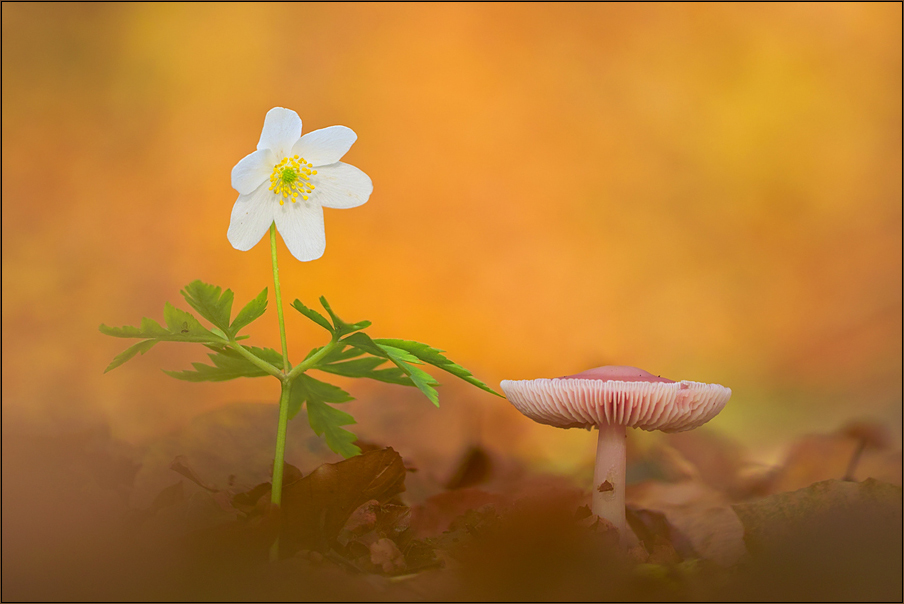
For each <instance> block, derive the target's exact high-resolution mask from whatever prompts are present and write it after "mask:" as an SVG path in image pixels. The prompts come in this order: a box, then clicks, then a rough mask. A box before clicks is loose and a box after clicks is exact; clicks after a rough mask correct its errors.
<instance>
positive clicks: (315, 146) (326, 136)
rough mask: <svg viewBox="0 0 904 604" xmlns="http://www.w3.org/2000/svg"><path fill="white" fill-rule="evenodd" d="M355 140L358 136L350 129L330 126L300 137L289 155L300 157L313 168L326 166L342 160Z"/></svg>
mask: <svg viewBox="0 0 904 604" xmlns="http://www.w3.org/2000/svg"><path fill="white" fill-rule="evenodd" d="M356 140H358V135H357V134H355V131H354V130H352V129H351V128H346V127H345V126H330V127H329V128H321V129H320V130H314V131H313V132H308V133H307V134H305V135H304V136H302V137H301V139H299V140H298V142H296V143H295V146H293V147H292V151H291V154H292V155H295V154H298V155H300V156H301V157H303V158H304V159H305V161H306V162H308V163H309V164H311V165H313V166H314V167H315V168H316V167H318V166H327V165H329V164H335V163H336V162H337V161H339V160H340V159H342V156H343V155H345V154H346V153H348V150H349V149H350V148H351V146H352V145H353V144H354V143H355V141H356Z"/></svg>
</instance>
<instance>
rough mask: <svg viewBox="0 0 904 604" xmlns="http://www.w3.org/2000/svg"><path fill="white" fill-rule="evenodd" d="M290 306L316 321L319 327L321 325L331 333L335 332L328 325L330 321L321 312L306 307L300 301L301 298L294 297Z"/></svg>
mask: <svg viewBox="0 0 904 604" xmlns="http://www.w3.org/2000/svg"><path fill="white" fill-rule="evenodd" d="M292 308H294V309H295V310H297V311H298V312H300V313H301V314H303V315H304V316H306V317H307V318H309V319H310V320H311V321H313V322H314V323H317V325H320V326H321V327H323V328H324V329H325V330H327V331H328V332H330V333H331V334H335V333H336V330H335V329H333V326H332V325H330V322H329V321H327V320H326V317H324V316H323V315H322V314H320V313H319V312H317V311H316V310H314V309H313V308H308V307H307V306H305V305H304V304H303V303H302V302H301V300H298V299H297V298H296V300H295V302H292Z"/></svg>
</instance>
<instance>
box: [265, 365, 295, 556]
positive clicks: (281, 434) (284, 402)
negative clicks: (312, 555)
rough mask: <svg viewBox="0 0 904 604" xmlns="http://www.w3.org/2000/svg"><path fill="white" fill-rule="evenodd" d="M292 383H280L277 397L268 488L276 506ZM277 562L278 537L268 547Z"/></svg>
mask: <svg viewBox="0 0 904 604" xmlns="http://www.w3.org/2000/svg"><path fill="white" fill-rule="evenodd" d="M291 386H292V383H291V382H290V381H288V379H286V380H283V382H282V392H280V395H279V425H278V427H277V429H276V455H275V456H274V462H273V482H272V483H271V484H272V487H271V488H270V503H272V504H273V505H276V506H280V505H282V483H283V468H284V467H285V462H284V460H285V458H286V427H287V425H288V423H289V388H290V387H291ZM278 560H279V536H277V537H276V540H275V541H274V542H273V545H272V546H270V561H271V562H276V561H278Z"/></svg>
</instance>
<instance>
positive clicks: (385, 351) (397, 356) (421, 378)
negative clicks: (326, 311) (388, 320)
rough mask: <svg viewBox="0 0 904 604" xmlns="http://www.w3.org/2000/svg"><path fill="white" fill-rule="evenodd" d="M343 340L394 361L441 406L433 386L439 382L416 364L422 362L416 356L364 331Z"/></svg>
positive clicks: (425, 394)
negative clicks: (376, 338)
mask: <svg viewBox="0 0 904 604" xmlns="http://www.w3.org/2000/svg"><path fill="white" fill-rule="evenodd" d="M342 342H343V343H346V344H350V345H352V346H354V347H355V348H359V349H361V350H363V351H364V352H367V353H369V354H372V355H373V356H377V357H383V358H387V359H389V360H390V361H392V362H393V363H394V364H395V365H396V367H398V368H399V369H400V370H402V372H403V373H404V374H405V375H407V376H408V377H409V378H410V379H411V381H412V383H413V384H414V385H415V386H416V387H417V388H418V390H420V391H421V392H423V393H424V396H426V397H427V398H428V399H429V400H430V402H431V403H433V404H434V405H436V406H437V407H439V394H438V393H437V392H436V390H435V389H434V388H433V386H436V385H438V384H439V382H437V381H436V379H434V378H433V376H431V375H430V374H429V373H427V372H426V371H424V370H423V369H421V368H420V367H417V366H416V365H415V363H420V362H421V361H420V359H418V358H417V357H416V356H414V355H413V354H411V353H410V352H408V351H406V350H403V349H401V348H396V347H394V346H390V345H385V344H384V345H381V344H378V343H377V342H376V341H375V340H372V339H371V338H370V336H368V335H367V334H365V333H362V332H358V333H355V334H352V335H350V336H348V337H346V338H344V339H343V340H342Z"/></svg>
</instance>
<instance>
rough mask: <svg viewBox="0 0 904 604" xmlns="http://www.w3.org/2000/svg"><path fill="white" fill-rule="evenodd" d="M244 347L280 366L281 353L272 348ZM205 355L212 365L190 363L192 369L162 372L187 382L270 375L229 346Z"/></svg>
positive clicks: (222, 380)
mask: <svg viewBox="0 0 904 604" xmlns="http://www.w3.org/2000/svg"><path fill="white" fill-rule="evenodd" d="M245 348H246V350H248V351H249V352H251V353H252V354H253V355H254V356H256V357H257V358H259V359H261V360H263V361H265V362H267V363H269V364H270V365H273V366H274V367H275V368H277V369H279V368H280V367H281V366H282V355H281V354H280V353H279V352H278V351H276V350H273V349H272V348H257V347H255V346H246V347H245ZM207 356H208V357H210V360H211V362H212V363H213V364H212V365H205V364H204V363H192V367H194V371H191V370H185V371H167V370H164V371H163V372H164V373H165V374H167V375H168V376H170V377H174V378H176V379H177V380H185V381H187V382H224V381H226V380H234V379H236V378H240V377H264V376H267V375H270V374H269V373H267V372H266V371H264V370H263V369H261V368H259V367H258V366H257V365H255V364H254V363H252V362H251V361H249V360H248V359H246V358H245V357H243V356H242V355H241V354H239V353H238V352H236V351H235V350H232V349H229V348H222V349H220V350H219V351H218V352H216V353H214V354H209V355H207Z"/></svg>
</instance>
